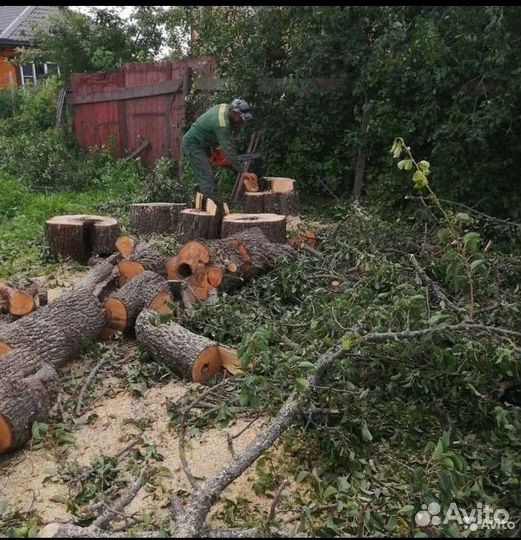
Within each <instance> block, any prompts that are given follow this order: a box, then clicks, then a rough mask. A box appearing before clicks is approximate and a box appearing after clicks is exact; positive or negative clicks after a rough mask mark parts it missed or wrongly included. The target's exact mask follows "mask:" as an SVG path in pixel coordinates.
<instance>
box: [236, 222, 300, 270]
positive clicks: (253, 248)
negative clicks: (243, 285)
mask: <svg viewBox="0 0 521 540" xmlns="http://www.w3.org/2000/svg"><path fill="white" fill-rule="evenodd" d="M226 240H232V241H233V240H235V241H238V242H240V243H241V244H242V245H244V246H245V247H246V249H247V250H248V253H249V256H250V260H251V270H250V271H249V276H255V275H260V274H264V273H266V272H268V271H269V270H272V269H273V268H275V267H276V265H277V261H278V260H279V259H282V260H284V259H290V258H292V257H294V256H295V255H296V253H297V252H296V251H295V249H293V248H292V247H291V246H289V245H287V244H276V243H273V242H270V241H269V240H268V237H267V236H266V235H265V234H264V233H263V231H262V230H261V229H259V228H257V227H254V228H251V229H246V230H244V231H242V232H240V233H238V234H236V235H234V236H231V237H228V238H227V239H226Z"/></svg>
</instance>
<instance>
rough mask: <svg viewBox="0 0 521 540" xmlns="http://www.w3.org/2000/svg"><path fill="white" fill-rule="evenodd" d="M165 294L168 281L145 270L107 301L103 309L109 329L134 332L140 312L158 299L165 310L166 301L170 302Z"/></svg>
mask: <svg viewBox="0 0 521 540" xmlns="http://www.w3.org/2000/svg"><path fill="white" fill-rule="evenodd" d="M164 292H168V283H167V281H166V280H165V279H164V278H163V277H162V276H160V275H159V274H156V273H155V272H151V271H149V270H145V271H144V272H143V273H141V274H140V275H139V276H137V277H136V278H135V279H133V280H131V281H129V282H128V283H126V284H125V285H124V286H123V287H122V288H121V289H119V290H118V291H117V292H115V293H114V294H112V295H111V296H110V297H109V298H107V299H106V300H105V302H104V304H103V307H104V309H105V317H106V320H107V327H108V328H112V329H113V330H121V331H129V330H132V329H133V327H134V323H135V321H136V317H137V316H138V314H139V312H140V311H141V310H142V309H144V308H146V307H149V306H150V305H154V301H155V300H156V298H157V302H160V304H161V307H160V309H163V305H164V302H165V300H168V298H164V295H162V294H161V293H164ZM157 302H156V304H155V305H157Z"/></svg>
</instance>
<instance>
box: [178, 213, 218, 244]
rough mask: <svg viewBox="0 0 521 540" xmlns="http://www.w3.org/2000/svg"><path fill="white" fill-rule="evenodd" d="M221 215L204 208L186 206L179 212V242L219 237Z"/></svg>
mask: <svg viewBox="0 0 521 540" xmlns="http://www.w3.org/2000/svg"><path fill="white" fill-rule="evenodd" d="M220 222H221V217H220V216H219V215H217V214H212V213H210V212H207V211H205V210H195V209H193V208H187V209H185V210H182V211H181V213H180V214H179V228H178V237H179V240H180V241H181V242H189V241H190V240H194V239H196V238H219V226H220Z"/></svg>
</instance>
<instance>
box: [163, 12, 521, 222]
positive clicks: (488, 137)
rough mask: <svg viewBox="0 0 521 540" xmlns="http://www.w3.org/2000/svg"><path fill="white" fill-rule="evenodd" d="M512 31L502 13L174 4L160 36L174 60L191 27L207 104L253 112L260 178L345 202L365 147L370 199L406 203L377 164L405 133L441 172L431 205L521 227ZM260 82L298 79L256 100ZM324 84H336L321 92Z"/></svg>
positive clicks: (513, 21) (518, 62)
mask: <svg viewBox="0 0 521 540" xmlns="http://www.w3.org/2000/svg"><path fill="white" fill-rule="evenodd" d="M520 24H521V14H520V12H519V10H518V9H517V8H514V7H501V6H479V7H478V6H471V7H468V6H466V7H463V6H448V7H447V6H438V7H432V6H429V7H425V6H392V7H386V6H380V7H378V8H377V9H374V8H372V7H367V6H343V7H340V6H291V7H289V6H253V7H251V6H250V7H244V6H218V7H216V6H212V7H210V6H209V7H193V6H191V7H174V8H171V10H170V14H169V18H168V20H167V26H166V29H167V33H168V42H169V44H170V45H171V46H172V47H174V48H175V54H176V55H178V56H179V55H182V52H183V47H182V44H181V42H182V39H181V38H180V33H181V34H182V30H183V29H184V31H185V36H186V35H187V34H188V35H189V31H190V30H195V31H196V32H197V35H198V39H197V40H196V41H195V42H190V45H191V47H190V52H191V54H193V55H200V54H210V55H215V56H216V57H217V59H218V64H219V71H220V75H221V76H222V77H224V78H226V79H227V85H226V87H225V88H224V90H223V91H221V92H220V93H219V94H217V95H215V96H214V100H215V101H217V100H219V101H220V100H223V99H229V98H231V97H234V96H236V95H240V96H242V97H243V98H245V99H247V100H249V101H250V102H251V103H252V105H253V111H254V121H253V122H252V125H251V126H249V129H255V130H256V131H257V132H259V133H260V134H261V136H262V143H261V147H262V148H261V150H262V152H263V153H264V155H265V156H266V158H267V162H268V164H269V172H268V174H270V175H283V176H291V177H294V178H296V179H297V180H298V181H299V189H300V190H301V193H302V194H306V195H312V196H313V197H316V195H324V196H329V191H328V189H329V190H332V191H334V192H335V193H336V194H337V195H340V196H342V195H348V194H349V193H350V192H351V190H352V185H353V177H354V172H355V165H356V157H357V153H358V151H359V150H360V149H365V151H366V152H367V162H366V169H365V171H366V173H365V179H366V182H365V184H366V194H367V196H368V197H369V198H370V199H371V200H378V201H381V202H382V203H384V204H385V205H386V206H388V207H389V208H398V207H402V206H403V197H404V196H405V195H408V194H410V189H409V188H408V186H404V185H403V183H402V181H401V176H400V175H399V174H398V172H397V171H396V172H392V171H389V169H387V167H386V165H387V163H388V161H387V159H386V158H385V157H384V151H385V149H386V147H387V144H388V142H387V141H388V137H389V133H397V132H401V133H404V134H405V137H406V138H407V139H411V138H413V139H414V140H415V144H416V146H417V148H418V152H419V153H421V154H422V155H425V156H430V159H429V160H430V161H432V162H434V163H438V164H443V166H439V167H438V168H437V169H436V172H435V174H433V177H432V182H434V183H435V185H436V191H437V193H438V194H439V196H440V197H445V198H448V199H453V200H456V201H461V202H465V203H467V204H470V205H471V206H473V207H476V208H479V209H481V210H483V211H485V212H487V213H491V214H493V215H499V216H505V217H511V218H514V219H515V218H517V219H519V218H520V216H521V214H520V211H519V208H521V204H520V202H521V199H520V197H521V195H519V190H518V189H517V176H516V172H515V171H516V167H515V159H516V157H515V156H517V155H518V154H520V153H521V137H520V135H519V134H520V133H521V129H520V125H519V122H520V118H521V114H520V106H521V105H520V104H521V82H520V81H521V78H520V77H519V74H520V73H521V57H520V56H519V55H518V54H517V51H518V50H519V47H520V45H521V41H520V40H521V36H520V35H519V32H517V28H519V25H520ZM230 43H233V47H230ZM238 58H240V61H238V60H237V59H238ZM265 77H268V78H284V77H286V78H289V79H291V80H293V81H294V83H292V84H290V85H288V86H287V87H285V89H284V90H283V91H281V92H275V93H272V94H265V93H262V92H260V91H259V81H260V80H262V79H263V78H265ZM320 77H323V78H334V79H336V80H339V81H340V82H339V84H338V85H337V87H336V88H335V89H333V90H330V91H320V90H319V89H318V88H317V87H316V83H314V82H313V80H314V78H320ZM308 81H309V82H308ZM369 105H370V106H371V111H370V113H369V122H368V126H367V131H366V132H364V131H363V130H362V128H361V120H362V114H363V110H364V109H366V108H367V107H368V106H369ZM248 135H249V134H248V133H245V134H244V139H243V143H244V144H243V146H246V142H247V138H248ZM404 166H405V164H404ZM418 176H419V175H418Z"/></svg>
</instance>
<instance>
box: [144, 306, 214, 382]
mask: <svg viewBox="0 0 521 540" xmlns="http://www.w3.org/2000/svg"><path fill="white" fill-rule="evenodd" d="M156 315H157V314H156V313H154V312H153V311H152V310H149V309H144V310H143V311H142V312H141V313H140V314H139V315H138V318H137V320H136V337H137V340H138V341H139V342H140V343H142V344H143V345H145V347H146V348H147V349H148V350H149V351H150V353H151V354H152V357H153V358H154V359H155V360H156V361H158V362H161V363H163V364H165V365H166V366H167V367H169V368H170V369H171V370H172V371H173V372H174V373H176V374H177V375H178V376H180V377H182V378H184V379H188V380H190V381H194V382H199V383H206V382H208V381H209V380H210V379H211V378H212V377H213V376H214V375H215V374H216V373H219V372H220V371H221V369H222V360H221V355H220V352H219V344H218V343H217V342H215V341H212V340H210V339H208V338H205V337H203V336H199V335H197V334H194V333H192V332H190V331H189V330H187V329H186V328H183V327H182V326H180V325H179V324H177V323H176V322H174V321H170V322H168V323H164V324H159V325H157V326H155V325H154V324H153V321H154V320H155V318H156Z"/></svg>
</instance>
